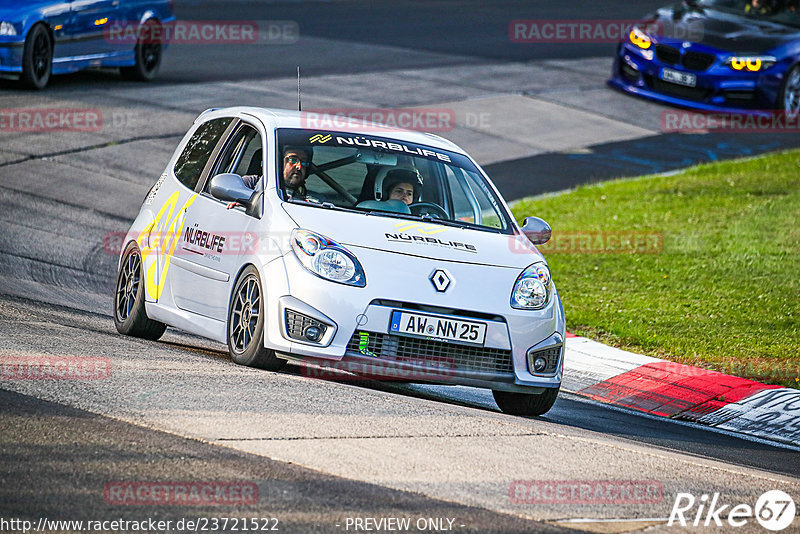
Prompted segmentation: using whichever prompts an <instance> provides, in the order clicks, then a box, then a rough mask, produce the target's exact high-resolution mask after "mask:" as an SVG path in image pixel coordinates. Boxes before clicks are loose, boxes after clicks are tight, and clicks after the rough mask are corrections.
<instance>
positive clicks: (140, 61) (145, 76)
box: [134, 20, 164, 81]
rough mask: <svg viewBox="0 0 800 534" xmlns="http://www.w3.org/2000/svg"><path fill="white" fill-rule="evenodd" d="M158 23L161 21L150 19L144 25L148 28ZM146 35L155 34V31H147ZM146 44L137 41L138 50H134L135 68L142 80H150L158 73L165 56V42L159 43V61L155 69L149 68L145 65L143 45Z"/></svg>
mask: <svg viewBox="0 0 800 534" xmlns="http://www.w3.org/2000/svg"><path fill="white" fill-rule="evenodd" d="M158 24H159V23H158V22H156V21H154V20H149V21H147V22H145V23H144V24H143V27H144V28H146V27H148V26H157V25H158ZM145 35H153V32H145ZM144 44H145V43H143V42H137V43H136V50H135V52H134V55H135V57H136V65H135V66H134V68H135V69H136V74H137V77H138V78H139V79H140V80H144V81H149V80H152V79H153V78H155V77H156V75H157V74H158V70H159V69H160V68H161V60H162V57H163V51H164V44H163V43H159V45H158V63H157V64H156V66H155V67H154V68H153V70H147V68H146V67H145V65H144V53H143V51H142V46H143V45H144Z"/></svg>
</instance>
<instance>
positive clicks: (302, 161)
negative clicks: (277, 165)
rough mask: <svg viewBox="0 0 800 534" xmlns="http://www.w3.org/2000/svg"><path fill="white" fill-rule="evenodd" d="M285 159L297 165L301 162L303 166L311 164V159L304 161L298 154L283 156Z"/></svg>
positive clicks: (290, 163)
mask: <svg viewBox="0 0 800 534" xmlns="http://www.w3.org/2000/svg"><path fill="white" fill-rule="evenodd" d="M283 161H285V162H286V163H288V164H289V165H297V164H298V163H299V164H300V166H301V167H308V166H309V165H311V162H310V161H304V160H302V159H300V158H298V157H297V156H286V157H285V158H283Z"/></svg>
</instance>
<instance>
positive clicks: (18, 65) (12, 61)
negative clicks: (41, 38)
mask: <svg viewBox="0 0 800 534" xmlns="http://www.w3.org/2000/svg"><path fill="white" fill-rule="evenodd" d="M0 39H2V40H0V73H4V74H21V73H22V53H23V51H24V49H25V41H24V40H19V41H15V40H12V39H11V38H8V37H5V38H0Z"/></svg>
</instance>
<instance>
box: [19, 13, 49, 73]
mask: <svg viewBox="0 0 800 534" xmlns="http://www.w3.org/2000/svg"><path fill="white" fill-rule="evenodd" d="M39 34H43V35H44V36H45V38H46V39H47V42H48V43H49V45H50V61H49V66H48V69H47V76H45V77H44V78H43V79H37V78H36V74H35V72H34V70H35V69H34V65H33V48H34V43H35V41H36V38H37V37H38V36H39ZM53 48H54V46H53V39H52V38H51V36H50V32H49V31H47V28H46V27H45V26H44V25H43V24H41V23H40V24H36V25H34V26H33V28H31V30H30V31H29V32H28V36H27V37H26V38H25V48H24V50H23V53H22V81H23V83H24V84H25V85H26V86H28V87H30V88H33V89H44V88H45V87H46V86H47V83H48V82H49V81H50V77H51V76H52V74H53Z"/></svg>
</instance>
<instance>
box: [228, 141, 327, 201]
mask: <svg viewBox="0 0 800 534" xmlns="http://www.w3.org/2000/svg"><path fill="white" fill-rule="evenodd" d="M313 156H314V150H313V148H306V147H298V146H287V147H284V149H283V175H282V178H281V185H282V187H284V188H285V189H286V195H287V200H288V199H291V198H296V199H299V200H304V199H305V198H306V194H307V192H306V178H308V166H309V165H310V164H311V158H312V157H313ZM260 179H261V176H259V175H257V174H248V175H247V176H242V181H243V182H244V185H246V186H247V187H249V188H250V189H255V188H256V185H258V181H259V180H260ZM237 206H241V204H239V203H238V202H230V203H229V204H228V209H233V208H235V207H237Z"/></svg>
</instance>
